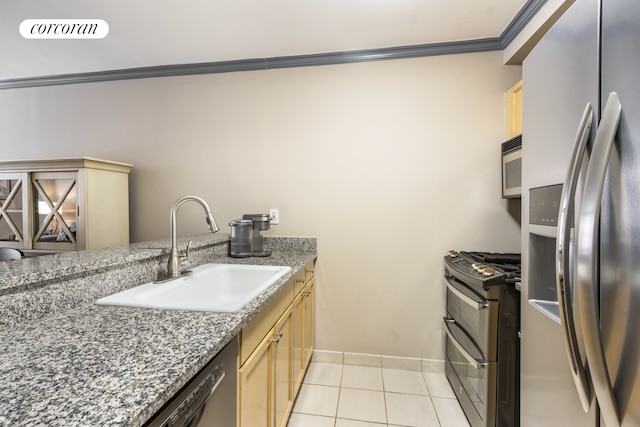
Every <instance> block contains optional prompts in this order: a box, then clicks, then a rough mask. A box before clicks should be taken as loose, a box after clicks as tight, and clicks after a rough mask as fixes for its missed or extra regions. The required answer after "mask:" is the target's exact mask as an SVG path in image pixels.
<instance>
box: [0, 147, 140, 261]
mask: <svg viewBox="0 0 640 427" xmlns="http://www.w3.org/2000/svg"><path fill="white" fill-rule="evenodd" d="M131 168H132V166H131V165H128V164H124V163H117V162H110V161H106V160H99V159H93V158H88V157H82V158H77V159H57V160H34V161H7V162H0V245H1V246H8V247H14V248H17V249H21V250H23V251H33V252H38V251H43V252H58V251H68V250H82V249H95V248H101V247H107V246H115V245H124V244H128V243H129V172H130V170H131Z"/></svg>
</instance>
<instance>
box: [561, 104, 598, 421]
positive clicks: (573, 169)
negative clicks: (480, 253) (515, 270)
mask: <svg viewBox="0 0 640 427" xmlns="http://www.w3.org/2000/svg"><path fill="white" fill-rule="evenodd" d="M592 123H593V107H592V106H591V103H588V104H587V105H586V107H585V109H584V113H583V114H582V119H580V125H579V127H578V132H577V133H576V137H575V140H574V142H573V149H572V153H571V161H570V162H569V168H568V169H567V176H566V179H565V181H564V186H563V187H562V196H561V198H560V209H559V215H558V227H557V229H558V234H557V239H556V242H557V244H556V290H557V293H558V306H559V309H560V317H561V319H562V329H563V332H564V344H565V349H566V350H567V357H568V358H569V365H570V367H571V376H572V377H573V382H574V383H575V386H576V390H577V392H578V397H579V398H580V403H581V404H582V409H583V410H584V411H585V412H589V407H590V406H591V393H590V391H589V381H588V379H587V373H586V370H585V368H584V366H583V364H582V356H581V355H580V348H579V346H578V339H577V336H576V327H575V321H574V315H573V305H572V301H571V289H572V286H571V274H570V272H571V259H570V257H571V254H570V251H569V247H570V240H571V226H572V222H573V217H574V207H575V194H576V187H577V185H578V177H579V176H580V169H581V167H582V164H583V162H584V160H585V156H584V155H585V152H586V148H587V142H588V141H589V136H590V133H591V126H592Z"/></svg>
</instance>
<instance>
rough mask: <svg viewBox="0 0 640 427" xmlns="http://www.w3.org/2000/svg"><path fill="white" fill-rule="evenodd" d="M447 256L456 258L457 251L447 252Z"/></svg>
mask: <svg viewBox="0 0 640 427" xmlns="http://www.w3.org/2000/svg"><path fill="white" fill-rule="evenodd" d="M447 255H449V257H451V258H458V252H457V251H449V252H447Z"/></svg>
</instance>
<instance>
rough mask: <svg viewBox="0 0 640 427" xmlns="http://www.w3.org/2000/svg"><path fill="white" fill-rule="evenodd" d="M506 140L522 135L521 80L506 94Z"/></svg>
mask: <svg viewBox="0 0 640 427" xmlns="http://www.w3.org/2000/svg"><path fill="white" fill-rule="evenodd" d="M505 102H506V108H507V131H506V133H507V139H510V138H513V137H514V136H516V135H520V134H521V133H522V80H520V81H519V82H518V83H516V84H515V85H514V86H513V87H511V88H510V89H509V90H508V91H507V93H506V100H505Z"/></svg>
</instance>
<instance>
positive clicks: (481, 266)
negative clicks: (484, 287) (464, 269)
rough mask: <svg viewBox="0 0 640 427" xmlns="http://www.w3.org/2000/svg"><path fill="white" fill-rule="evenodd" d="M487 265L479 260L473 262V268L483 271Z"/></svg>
mask: <svg viewBox="0 0 640 427" xmlns="http://www.w3.org/2000/svg"><path fill="white" fill-rule="evenodd" d="M485 267H486V265H484V264H481V263H479V262H474V263H473V264H471V268H473V270H474V271H477V272H480V271H482V269H483V268H485Z"/></svg>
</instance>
